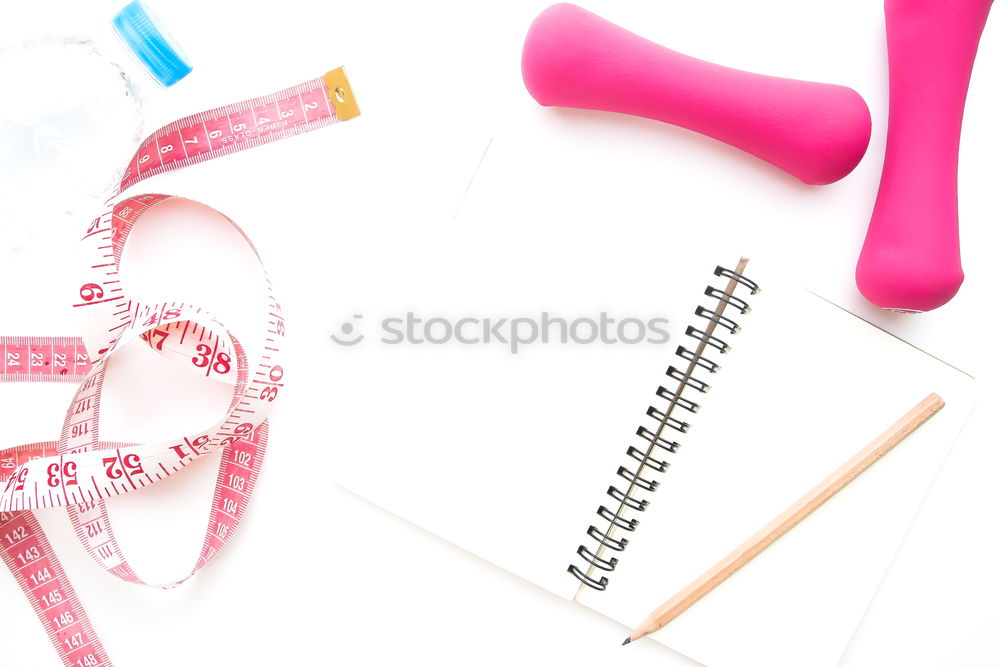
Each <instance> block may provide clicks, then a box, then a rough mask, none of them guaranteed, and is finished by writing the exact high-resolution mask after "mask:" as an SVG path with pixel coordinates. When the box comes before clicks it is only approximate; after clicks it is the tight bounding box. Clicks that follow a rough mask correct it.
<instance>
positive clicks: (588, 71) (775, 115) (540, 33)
mask: <svg viewBox="0 0 1000 667" xmlns="http://www.w3.org/2000/svg"><path fill="white" fill-rule="evenodd" d="M937 1H938V2H940V1H942V0H937ZM521 70H522V73H523V75H524V82H525V85H526V86H527V88H528V91H529V92H530V93H531V95H532V96H533V97H534V98H535V99H536V100H537V101H538V102H539V103H540V104H543V105H546V106H562V107H576V108H581V109H597V110H602V111H617V112H620V113H626V114H631V115H635V116H643V117H645V118H652V119H655V120H659V121H663V122H665V123H670V124H673V125H679V126H681V127H685V128H688V129H690V130H694V131H696V132H700V133H702V134H705V135H708V136H710V137H714V138H715V139H718V140H720V141H724V142H725V143H727V144H730V145H732V146H735V147H737V148H740V149H742V150H744V151H746V152H748V153H751V154H753V155H756V156H757V157H759V158H761V159H763V160H766V161H767V162H770V163H771V164H773V165H775V166H777V167H780V168H781V169H784V170H785V171H788V172H790V173H791V174H793V175H794V176H796V177H798V178H799V179H801V180H802V181H804V182H806V183H809V184H823V183H832V182H833V181H836V180H839V179H841V178H843V177H844V176H846V175H847V174H848V173H850V172H851V170H852V169H854V167H855V166H856V165H857V164H858V162H859V161H860V160H861V158H862V156H863V155H864V153H865V150H866V149H867V147H868V140H869V138H870V135H871V116H870V114H869V112H868V107H867V105H866V104H865V102H864V100H863V99H861V96H860V95H858V94H857V93H856V92H855V91H853V90H851V89H850V88H846V87H844V86H836V85H831V84H825V83H813V82H809V81H797V80H793V79H783V78H779V77H773V76H764V75H761V74H752V73H750V72H743V71H740V70H735V69H730V68H728V67H722V66H720V65H715V64H712V63H709V62H705V61H703V60H698V59H696V58H692V57H690V56H686V55H684V54H681V53H678V52H676V51H672V50H670V49H668V48H665V47H663V46H660V45H659V44H656V43H654V42H651V41H649V40H647V39H644V38H642V37H639V36H638V35H635V34H633V33H631V32H628V31H627V30H625V29H623V28H620V27H618V26H617V25H615V24H613V23H609V22H608V21H606V20H604V19H602V18H600V17H599V16H596V15H594V14H591V13H590V12H588V11H586V10H584V9H581V8H580V7H577V6H575V5H570V4H558V5H553V6H552V7H549V8H548V9H546V10H545V11H544V12H542V13H541V14H540V15H539V16H538V18H536V19H535V22H534V23H533V24H532V26H531V28H530V29H529V31H528V36H527V38H526V40H525V44H524V51H523V54H522V60H521Z"/></svg>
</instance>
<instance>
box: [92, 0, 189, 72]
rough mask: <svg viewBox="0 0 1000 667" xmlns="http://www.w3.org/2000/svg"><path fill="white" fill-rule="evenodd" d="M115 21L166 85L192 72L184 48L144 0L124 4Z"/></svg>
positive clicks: (115, 24)
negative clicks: (181, 47) (172, 36)
mask: <svg viewBox="0 0 1000 667" xmlns="http://www.w3.org/2000/svg"><path fill="white" fill-rule="evenodd" d="M111 23H112V24H113V25H114V27H115V30H116V31H117V32H118V34H119V35H120V36H121V38H122V40H123V41H124V42H125V44H126V45H127V46H128V47H129V48H130V49H131V50H132V53H134V54H135V56H136V58H138V59H139V62H141V63H142V64H143V66H144V67H145V68H146V69H147V70H148V71H149V73H150V74H151V75H152V76H153V78H155V79H156V80H157V81H159V82H160V83H162V84H163V85H164V86H172V85H174V84H175V83H177V82H178V81H180V80H181V79H183V78H184V77H186V76H187V75H188V74H190V73H191V65H189V64H188V62H187V60H186V59H185V57H184V56H183V55H182V54H181V50H180V48H179V47H178V46H177V44H176V43H175V42H174V40H173V39H171V37H170V35H169V34H167V31H166V30H164V29H163V27H162V26H161V25H160V23H159V21H157V20H156V16H154V15H153V13H152V12H151V11H149V9H148V8H147V7H146V6H145V5H143V4H142V2H141V0H134V1H133V2H130V3H129V4H127V5H125V6H124V7H122V9H121V11H119V12H118V13H117V14H115V17H114V18H113V19H112V20H111Z"/></svg>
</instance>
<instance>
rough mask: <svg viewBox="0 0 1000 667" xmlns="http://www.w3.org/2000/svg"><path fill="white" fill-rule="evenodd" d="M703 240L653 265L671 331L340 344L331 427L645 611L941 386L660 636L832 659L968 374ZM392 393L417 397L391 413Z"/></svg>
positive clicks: (477, 531)
mask: <svg viewBox="0 0 1000 667" xmlns="http://www.w3.org/2000/svg"><path fill="white" fill-rule="evenodd" d="M704 250H705V249H704V248H702V249H701V250H699V251H695V250H694V249H693V250H692V251H691V252H689V253H687V254H686V255H685V256H684V257H685V259H683V260H682V259H680V256H678V257H677V258H675V260H674V261H672V262H670V263H669V264H663V265H660V266H657V267H656V273H657V274H658V275H659V276H660V277H661V278H662V279H663V282H662V284H661V286H660V287H661V289H660V290H659V291H660V293H661V294H662V295H663V298H662V302H661V303H662V307H663V311H662V312H664V313H666V315H667V319H668V320H669V321H670V326H669V330H670V333H671V340H670V341H669V343H668V344H666V345H654V344H640V345H634V346H625V345H621V344H617V345H616V344H610V345H600V344H597V345H575V346H574V345H557V346H552V345H549V346H548V347H547V348H545V349H538V348H537V347H536V348H532V347H531V346H529V345H526V346H525V347H524V348H523V349H522V350H521V351H520V352H519V353H518V354H516V355H514V354H511V353H510V352H509V351H502V350H499V349H474V348H473V346H464V345H455V344H452V345H441V346H430V345H422V346H414V347H413V348H412V349H407V350H401V349H396V348H392V347H389V346H384V345H383V346H381V347H379V346H378V345H358V346H357V348H352V349H351V350H350V352H347V351H344V350H340V351H337V352H332V353H331V359H330V362H329V363H330V364H334V363H335V364H337V365H338V366H339V367H340V368H341V369H342V372H343V373H344V374H345V375H346V376H350V377H354V378H358V377H364V378H366V379H363V380H359V381H353V382H351V383H349V385H350V386H348V387H343V388H342V390H341V392H340V393H338V394H337V395H336V396H335V397H334V398H335V404H336V405H338V406H340V410H339V411H338V415H339V416H338V419H336V420H332V427H331V431H332V434H331V437H333V438H334V439H335V440H336V441H339V442H349V443H351V446H350V447H346V448H342V449H341V451H340V456H339V460H338V462H337V463H338V477H337V479H338V482H339V483H341V484H342V485H343V486H345V487H346V488H347V489H349V490H352V491H354V492H356V493H358V494H359V495H361V496H363V497H365V498H367V499H369V500H371V501H373V502H375V503H376V504H378V505H381V506H383V507H384V508H386V509H388V510H390V511H392V512H394V513H397V514H399V515H400V516H402V517H404V518H406V519H409V520H410V521H412V522H414V523H416V524H418V525H420V526H422V527H424V528H426V529H427V530H429V531H431V532H433V533H435V534H437V535H439V536H441V537H442V538H444V539H446V540H448V541H450V542H453V543H454V544H456V545H458V546H461V547H463V548H465V549H468V550H469V551H471V552H472V553H475V554H478V555H480V556H482V557H483V558H485V559H487V560H489V561H491V562H493V563H495V564H496V565H499V566H500V567H502V568H505V569H507V570H509V571H511V572H514V573H516V574H518V575H520V576H522V577H524V578H526V579H528V580H529V581H532V582H534V583H536V584H538V585H540V586H542V587H544V588H546V589H548V590H550V591H552V592H553V593H555V594H557V595H560V596H563V597H565V598H568V599H574V600H575V601H577V602H578V603H580V604H583V605H586V606H588V607H591V608H593V609H594V610H596V611H598V612H600V613H602V614H605V615H607V616H609V617H611V618H613V619H616V620H618V621H620V622H621V623H622V624H624V625H626V626H629V627H631V626H633V625H635V624H636V623H637V622H638V621H640V620H641V619H642V618H643V617H644V616H645V615H646V614H647V613H648V612H649V610H650V609H653V608H654V607H656V606H657V605H658V604H659V603H661V602H662V601H663V600H665V599H666V598H667V597H669V596H670V595H672V594H673V593H674V592H676V591H677V590H679V589H680V588H682V587H683V586H684V585H685V584H687V583H688V582H690V581H691V580H692V579H694V578H695V577H696V576H697V575H698V574H700V573H701V572H702V571H703V570H704V569H705V568H706V567H708V566H709V565H711V564H712V563H714V562H716V561H717V560H718V559H719V558H721V557H722V556H723V555H725V554H726V553H728V552H729V551H730V550H731V549H732V548H733V547H734V546H735V545H737V544H739V543H740V542H742V541H743V540H744V539H745V538H747V537H748V536H750V535H752V534H753V533H754V532H755V531H756V530H757V529H758V528H760V526H762V525H764V524H765V523H766V522H767V521H768V520H770V519H771V518H772V517H773V516H775V515H776V514H778V512H779V511H781V510H782V509H783V508H784V507H786V506H787V505H788V504H789V503H790V502H791V501H792V500H794V499H795V498H797V497H799V496H800V495H801V494H802V493H803V492H804V491H806V490H807V489H809V488H810V487H811V486H812V485H813V484H815V483H816V482H817V481H818V480H820V479H822V478H823V477H824V476H825V475H826V474H828V473H829V472H830V471H831V470H833V469H834V468H835V467H836V466H837V465H839V464H840V463H841V462H842V461H843V460H844V459H846V458H847V457H848V456H850V455H851V454H853V453H854V452H855V451H856V450H857V449H859V448H860V447H861V446H863V445H864V444H865V443H866V442H868V441H869V440H870V439H871V438H872V437H874V436H875V435H877V434H878V433H880V432H881V431H882V430H883V429H884V427H885V426H886V424H888V423H889V422H891V421H892V420H893V419H895V417H896V416H898V415H899V414H902V413H903V412H905V411H906V410H907V409H908V408H909V407H910V406H912V405H913V404H914V403H916V402H917V401H918V400H919V399H921V398H922V397H923V396H925V395H926V394H927V393H929V392H930V391H935V392H937V393H939V394H940V395H941V396H942V397H943V398H944V400H945V402H946V404H947V405H946V407H945V408H944V410H943V411H942V412H941V413H940V414H939V415H938V416H936V417H935V418H934V419H933V420H931V422H930V423H929V424H927V425H926V426H925V427H924V428H922V429H921V430H920V431H918V432H917V433H916V434H915V435H914V436H913V437H911V438H910V439H909V440H907V441H906V442H905V443H904V444H903V445H902V446H900V447H899V448H898V449H897V450H896V451H894V452H893V453H892V454H891V455H889V456H888V457H887V458H886V460H885V461H883V462H881V463H880V464H879V465H878V466H876V467H875V468H873V469H872V470H870V471H868V472H867V473H865V475H863V476H862V477H861V478H860V479H859V480H857V481H856V482H855V483H854V484H853V485H851V486H850V487H849V488H847V489H846V490H844V491H843V492H842V493H841V494H840V495H838V496H837V497H836V498H834V499H833V500H832V501H830V502H829V503H828V504H827V505H826V506H824V507H822V508H821V509H820V510H818V511H817V512H816V513H815V514H814V515H812V516H811V517H810V518H809V519H808V520H807V521H806V522H804V523H803V524H802V525H800V526H798V527H796V528H795V530H793V531H792V532H791V533H790V534H789V535H786V536H785V537H784V538H782V540H780V541H779V542H778V543H776V544H774V545H773V546H772V547H771V548H770V549H769V550H768V551H767V552H765V553H764V554H763V555H761V556H760V557H759V558H758V559H756V560H755V561H754V562H752V563H751V564H750V565H748V566H747V567H745V568H743V569H742V570H741V571H740V572H738V573H737V574H736V575H734V576H733V577H732V578H730V580H728V581H727V582H725V583H724V584H723V585H721V586H720V587H719V588H718V589H716V590H715V591H713V592H712V593H710V594H709V595H708V596H707V597H706V598H704V599H703V600H701V601H700V602H699V603H698V604H697V605H695V606H694V607H693V608H691V609H690V610H688V611H687V612H685V613H684V614H683V615H682V616H681V617H680V618H678V619H676V620H675V621H674V622H673V623H671V624H670V625H669V626H668V627H666V628H665V629H664V630H662V631H661V632H659V633H656V634H655V635H653V638H654V639H655V640H656V641H660V642H662V643H664V644H666V645H667V646H669V647H671V648H673V649H675V650H676V651H678V652H680V653H681V654H684V655H686V656H688V657H689V658H691V659H693V660H695V661H698V662H700V663H703V664H706V665H710V666H712V667H715V666H726V667H747V666H748V665H761V666H764V665H767V666H768V667H776V666H780V665H787V666H788V667H792V666H794V667H801V665H810V667H822V666H827V665H830V666H832V665H836V664H837V663H838V661H839V659H840V656H841V655H842V654H843V652H844V650H845V648H846V646H847V644H848V642H849V641H850V638H851V636H852V634H853V632H854V630H855V629H856V627H857V625H858V623H859V622H860V620H861V618H862V617H863V615H864V613H865V610H866V608H867V606H868V605H869V603H870V602H871V600H872V598H873V596H874V595H875V593H876V591H877V588H878V585H879V582H880V581H881V579H882V577H883V576H884V573H885V572H886V570H887V568H888V566H889V564H890V562H891V560H892V558H893V556H894V554H895V552H896V550H897V549H898V547H899V544H900V542H901V541H902V538H903V537H904V535H905V533H906V531H907V529H908V527H909V525H910V523H911V522H912V520H913V518H914V516H915V514H916V511H917V509H918V507H919V504H920V502H921V500H922V498H923V497H924V495H925V494H926V492H927V490H928V488H929V486H930V484H931V482H932V480H933V478H934V476H935V474H936V472H937V470H938V468H939V467H940V465H941V463H942V461H943V459H944V457H945V455H946V453H947V451H948V449H949V447H950V446H951V444H952V442H953V440H954V439H955V437H956V435H957V433H958V431H959V430H960V428H961V425H962V424H963V423H964V420H965V419H966V417H967V415H968V412H969V410H970V409H971V405H972V400H973V382H972V378H971V377H969V376H968V375H966V374H964V373H962V372H960V371H958V370H956V369H954V368H952V367H951V366H948V365H946V364H945V363H943V362H941V361H939V360H937V359H935V358H933V357H931V356H929V355H927V354H925V353H923V352H921V351H920V350H917V349H916V348H913V347H911V346H910V345H908V344H906V343H904V342H902V341H900V340H898V339H896V338H894V337H892V336H890V335H888V334H886V333H884V332H883V331H881V330H879V329H877V328H875V327H873V326H871V325H869V324H867V323H866V322H864V321H862V320H860V319H859V318H857V317H855V316H854V315H852V314H850V313H848V312H846V311H843V310H841V309H840V308H838V307H837V306H834V305H832V304H830V303H829V302H827V301H825V300H823V299H822V298H820V297H818V296H816V295H814V294H811V293H810V292H808V291H806V290H804V289H801V288H799V287H797V286H795V285H794V284H793V283H790V281H788V279H787V278H782V277H780V276H776V275H774V274H773V271H772V270H771V269H769V268H768V266H767V263H766V262H754V261H751V262H749V264H748V265H747V267H746V269H745V271H738V270H737V264H736V262H735V261H734V260H735V257H738V255H737V256H735V257H733V258H732V259H731V260H730V261H728V262H727V261H726V260H725V258H720V259H722V261H724V262H725V263H724V264H722V265H718V266H717V265H715V264H712V263H710V262H708V261H706V260H705V257H707V256H708V255H709V254H710V253H708V252H705V251H704ZM717 261H718V260H717ZM716 266H717V268H716ZM772 268H773V267H772ZM539 270H542V269H539ZM529 273H530V272H529ZM474 282H475V281H474ZM522 282H523V283H524V284H525V290H527V289H528V283H530V280H523V281H522V280H518V281H515V283H516V284H518V285H520V284H522ZM698 282H701V284H702V287H701V288H697V287H695V286H696V285H697V283H698ZM706 282H708V283H710V284H709V286H708V287H707V289H706V288H705V283H706ZM758 283H759V285H760V291H759V292H758V291H757V285H758ZM481 287H482V285H479V286H478V287H470V290H472V291H475V290H476V289H479V288H481ZM584 291H585V290H584ZM656 291H657V290H654V289H651V290H650V292H649V293H648V294H644V295H643V296H642V299H641V300H642V301H644V302H648V300H650V299H655V298H656V297H655V293H656ZM515 292H517V293H518V294H519V296H520V298H525V297H526V294H527V291H525V292H524V293H520V292H519V290H515ZM681 295H686V297H682V296H681ZM699 295H701V296H700V298H699ZM452 296H454V295H452ZM637 303H638V302H631V305H632V306H633V307H634V306H636V304H637ZM334 355H335V356H334ZM387 392H388V393H389V394H392V395H394V396H398V397H405V398H406V400H403V401H398V402H394V404H393V408H392V410H391V420H390V419H389V418H388V417H387V414H388V413H387V412H386V404H385V402H384V401H385V397H386V396H387ZM373 424H377V425H378V426H377V427H375V428H373ZM392 424H404V425H405V437H400V436H399V435H398V433H399V432H398V431H395V430H394V427H392ZM637 427H638V428H637ZM394 434H395V435H394ZM610 634H614V633H610ZM616 636H617V635H616Z"/></svg>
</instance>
